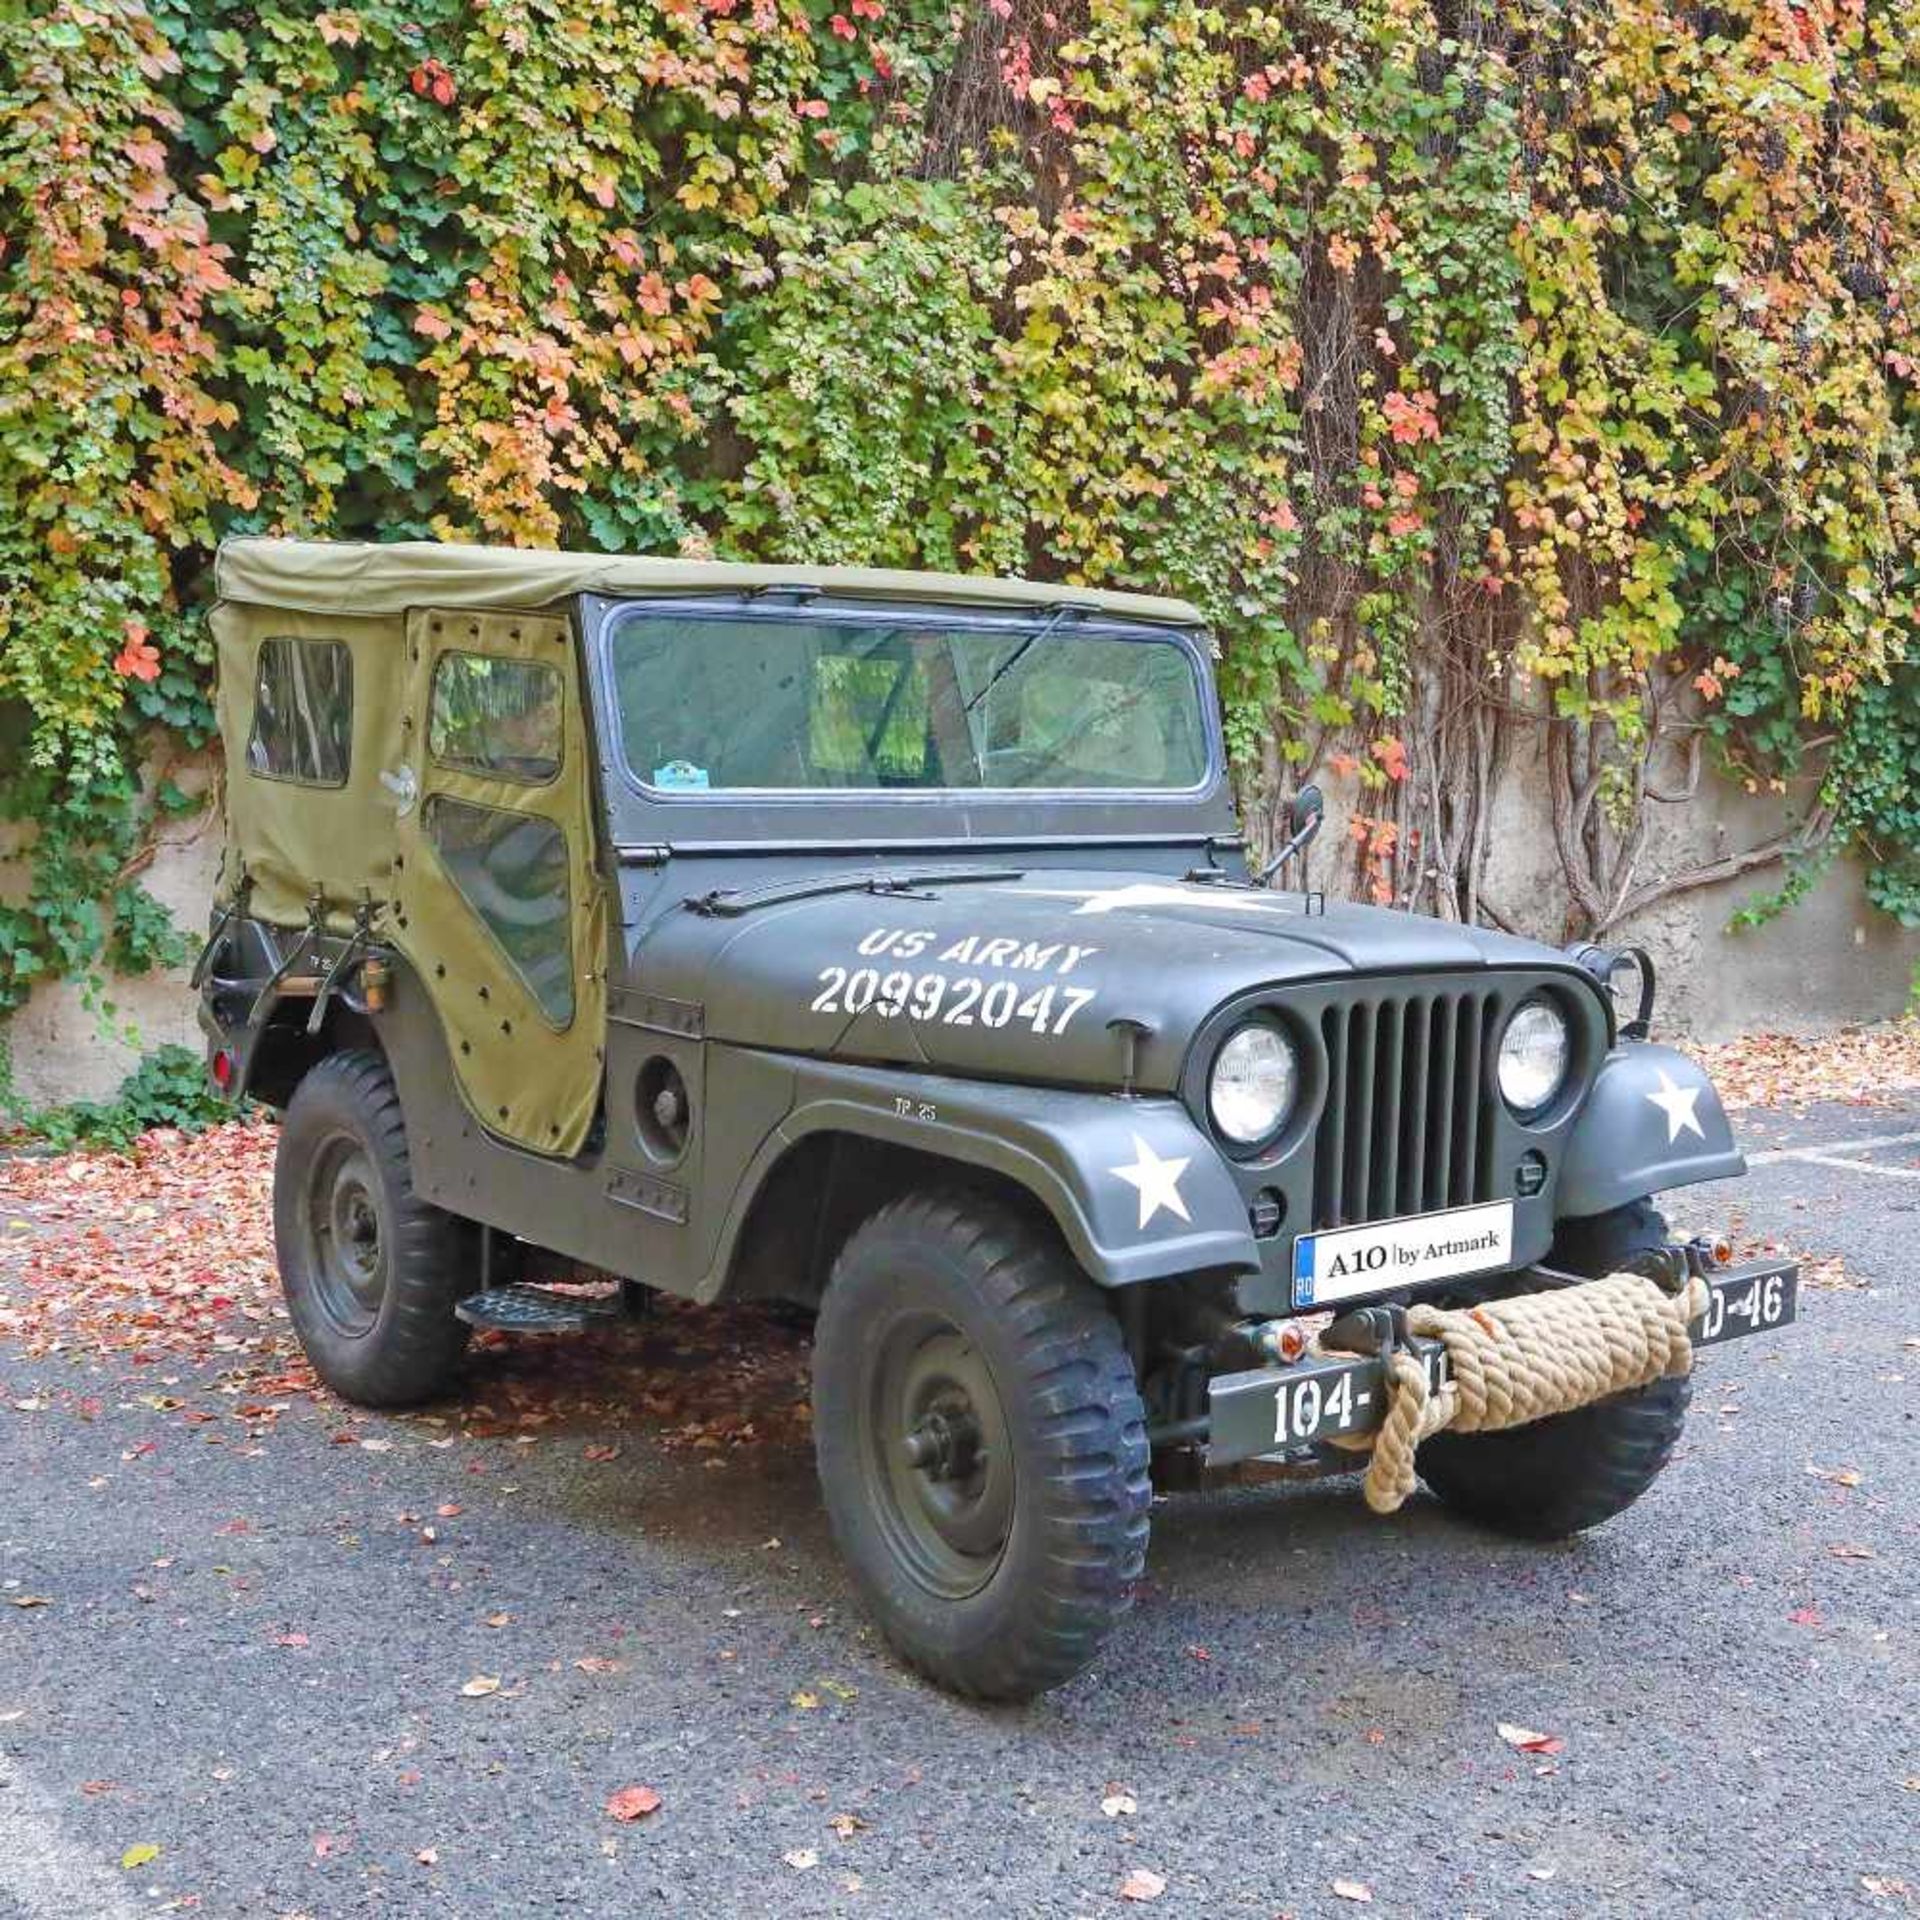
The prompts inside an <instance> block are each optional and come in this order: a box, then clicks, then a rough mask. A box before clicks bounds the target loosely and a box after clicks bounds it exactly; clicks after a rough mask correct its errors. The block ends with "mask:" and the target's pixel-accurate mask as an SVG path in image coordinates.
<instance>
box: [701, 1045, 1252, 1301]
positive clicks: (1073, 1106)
mask: <svg viewBox="0 0 1920 1920" xmlns="http://www.w3.org/2000/svg"><path fill="white" fill-rule="evenodd" d="M823 1131H831V1132H836V1133H843V1134H852V1135H855V1136H859V1137H864V1138H867V1139H871V1140H876V1141H885V1142H887V1143H889V1144H891V1145H894V1146H900V1147H909V1148H913V1149H915V1150H916V1151H918V1152H921V1153H925V1154H930V1155H934V1156H937V1157H939V1158H941V1159H945V1160H950V1161H954V1162H956V1163H958V1164H960V1165H964V1166H969V1167H979V1168H982V1169H984V1170H986V1171H988V1172H991V1173H995V1174H999V1175H1002V1176H1003V1177H1005V1178H1006V1179H1009V1180H1011V1181H1013V1182H1014V1184H1015V1185H1017V1186H1019V1187H1022V1188H1024V1189H1025V1190H1026V1191H1027V1192H1028V1193H1030V1194H1032V1196H1033V1197H1034V1198H1035V1199H1036V1200H1037V1201H1038V1202H1039V1203H1040V1204H1041V1205H1042V1206H1043V1207H1045V1208H1046V1210H1047V1212H1048V1213H1049V1214H1050V1215H1051V1216H1052V1217H1053V1219H1054V1221H1055V1223H1056V1224H1057V1225H1058V1226H1059V1229H1060V1232H1061V1235H1062V1237H1063V1238H1064V1239H1065V1241H1066V1243H1067V1246H1068V1247H1069V1249H1070V1250H1071V1251H1072V1253H1073V1256H1074V1258H1075V1259H1076V1260H1078V1261H1079V1263H1080V1264H1081V1266H1083V1267H1084V1268H1085V1269H1086V1270H1087V1272H1088V1273H1089V1274H1090V1275H1092V1277H1093V1278H1094V1279H1095V1280H1096V1281H1097V1282H1099V1284H1100V1285H1102V1286H1107V1287H1123V1286H1131V1285H1132V1284H1134V1283H1135V1282H1136V1281H1141V1280H1163V1279H1167V1278H1169V1277H1171V1276H1174V1275H1177V1274H1187V1273H1197V1272H1200V1271H1202V1270H1207V1269H1211V1270H1213V1271H1216V1272H1217V1271H1220V1270H1223V1269H1225V1270H1230V1271H1236V1272H1251V1271H1257V1270H1258V1268H1259V1265H1260V1254H1259V1249H1258V1248H1257V1246H1256V1245H1255V1242H1254V1238H1253V1234H1252V1232H1251V1230H1250V1229H1249V1227H1248V1225H1247V1213H1246V1206H1245V1203H1244V1202H1243V1201H1242V1200H1241V1198H1240V1194H1239V1191H1238V1189H1237V1188H1236V1187H1235V1185H1234V1183H1233V1180H1232V1178H1231V1177H1230V1175H1229V1174H1228V1172H1227V1170H1226V1168H1225V1167H1224V1166H1222V1165H1221V1163H1220V1156H1219V1152H1218V1149H1216V1148H1215V1147H1214V1146H1213V1144H1212V1143H1211V1142H1210V1141H1209V1140H1208V1139H1207V1137H1206V1136H1205V1135H1204V1134H1203V1133H1201V1131H1200V1130H1199V1128H1197V1127H1196V1126H1195V1125H1194V1123H1193V1121H1192V1119H1191V1118H1190V1117H1189V1116H1188V1114H1187V1110H1186V1108H1185V1107H1183V1106H1182V1105H1181V1104H1180V1103H1179V1102H1178V1101H1177V1100H1171V1099H1167V1098H1165V1097H1153V1098H1140V1099H1122V1098H1121V1097H1120V1096H1118V1095H1116V1094H1110V1093H1084V1092H1076V1091H1072V1090H1068V1089H1062V1088H1047V1087H1032V1086H1001V1085H997V1084H995V1083H993V1082H990V1081H980V1080H959V1079H952V1078H948V1077H946V1076H943V1075H937V1074H921V1073H916V1074H912V1075H906V1074H903V1073H901V1072H900V1071H899V1069H898V1068H885V1067H864V1066H859V1065H847V1064H843V1063H840V1062H836V1061H808V1062H806V1063H804V1064H797V1066H796V1072H795V1087H794V1102H793V1105H792V1107H791V1108H790V1109H789V1110H788V1112H787V1115H786V1117H785V1118H784V1119H783V1120H782V1121H781V1122H780V1124H779V1125H778V1126H777V1127H776V1128H775V1129H774V1130H773V1132H772V1133H771V1134H770V1135H769V1136H768V1138H767V1140H766V1141H765V1142H764V1143H763V1144H762V1146H761V1148H760V1151H759V1152H758V1153H757V1154H756V1155H755V1157H754V1161H753V1164H752V1166H751V1167H750V1168H749V1169H748V1172H747V1175H746V1177H745V1178H744V1179H743V1180H742V1181H741V1183H740V1187H739V1191H738V1193H737V1195H736V1198H735V1204H734V1209H733V1217H732V1219H731V1220H730V1221H729V1222H728V1226H727V1233H726V1240H725V1243H724V1245H723V1247H722V1249H721V1258H720V1261H719V1269H718V1270H719V1271H722V1272H724V1271H725V1269H726V1267H727V1264H728V1262H729V1260H730V1258H731V1255H732V1251H733V1247H734V1243H735V1241H736V1239H737V1237H738V1234H739V1232H740V1229H741V1227H742V1225H743V1224H744V1221H745V1219H746V1216H747V1214H748V1212H749V1211H750V1209H751V1206H752V1202H753V1199H754V1196H755V1195H757V1194H758V1193H759V1191H760V1188H761V1185H762V1183H763V1181H764V1180H765V1179H766V1177H767V1175H768V1174H769V1173H770V1172H771V1170H772V1169H773V1167H774V1166H775V1165H777V1164H778V1162H779V1160H780V1159H781V1157H782V1156H783V1155H784V1154H785V1153H786V1152H787V1151H788V1150H789V1149H790V1148H792V1147H793V1146H795V1145H796V1144H797V1143H798V1142H800V1141H802V1140H804V1139H806V1138H807V1137H808V1136H809V1135H810V1134H816V1133H820V1132H823Z"/></svg>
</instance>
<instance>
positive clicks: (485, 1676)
mask: <svg viewBox="0 0 1920 1920" xmlns="http://www.w3.org/2000/svg"><path fill="white" fill-rule="evenodd" d="M460 1691H461V1692H462V1693H464V1694H465V1695H466V1696H467V1698H468V1699H469V1700H479V1699H483V1698H484V1697H485V1696H486V1695H487V1694H490V1693H498V1692H499V1691H500V1676H499V1675H498V1674H497V1673H476V1674H475V1675H474V1676H473V1678H472V1679H471V1680H469V1681H468V1682H467V1684H466V1685H465V1686H464V1687H462V1688H461V1689H460Z"/></svg>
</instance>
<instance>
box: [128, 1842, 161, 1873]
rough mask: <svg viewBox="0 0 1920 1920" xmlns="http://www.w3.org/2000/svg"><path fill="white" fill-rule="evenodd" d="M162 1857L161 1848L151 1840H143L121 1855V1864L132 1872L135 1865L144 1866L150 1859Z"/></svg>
mask: <svg viewBox="0 0 1920 1920" xmlns="http://www.w3.org/2000/svg"><path fill="white" fill-rule="evenodd" d="M159 1858H160V1849H159V1848H158V1847H156V1846H155V1845H154V1844H153V1842H152V1841H151V1840H142V1841H141V1842H139V1844H138V1845H137V1846H131V1847H129V1848H128V1849H127V1850H126V1852H125V1853H123V1854H122V1855H121V1856H120V1864H121V1865H122V1866H123V1867H124V1868H126V1870H127V1871H128V1872H129V1873H131V1872H132V1871H133V1870H134V1868H135V1867H144V1866H146V1865H147V1863H148V1862H149V1861H152V1860H158V1859H159Z"/></svg>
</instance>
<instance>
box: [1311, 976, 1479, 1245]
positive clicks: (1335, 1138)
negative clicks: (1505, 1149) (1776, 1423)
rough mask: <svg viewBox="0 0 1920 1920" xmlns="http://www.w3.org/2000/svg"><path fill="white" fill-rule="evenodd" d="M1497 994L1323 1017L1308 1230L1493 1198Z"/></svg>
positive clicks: (1413, 1001) (1436, 997)
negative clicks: (1323, 1069) (1323, 1062)
mask: <svg viewBox="0 0 1920 1920" xmlns="http://www.w3.org/2000/svg"><path fill="white" fill-rule="evenodd" d="M1500 998H1501V996H1500V994H1499V992H1498V991H1497V990H1491V989H1485V988H1472V989H1465V988H1463V989H1456V990H1454V991H1451V992H1425V993H1422V992H1410V993H1396V994H1392V995H1390V996H1388V997H1386V998H1383V999H1379V1000H1372V1001H1363V1002H1359V1003H1355V1004H1350V1005H1346V1006H1335V1007H1329V1008H1327V1009H1326V1011H1325V1012H1324V1013H1322V1015H1321V1016H1320V1033H1321V1038H1322V1040H1323V1041H1324V1042H1325V1045H1326V1049H1327V1097H1326V1103H1325V1105H1324V1106H1323V1107H1322V1108H1321V1113H1320V1124H1319V1129H1318V1131H1317V1133H1316V1134H1315V1136H1314V1166H1313V1224H1314V1226H1315V1228H1316V1229H1318V1228H1323V1227H1338V1226H1357V1225H1361V1224H1363V1223H1364V1222H1366V1221H1369V1220H1388V1219H1392V1218H1393V1217H1394V1216H1395V1215H1398V1214H1406V1213H1432V1212H1437V1211H1438V1210H1439V1209H1440V1208H1442V1207H1464V1206H1469V1205H1471V1204H1473V1203H1474V1202H1475V1201H1479V1200H1486V1199H1489V1198H1491V1197H1492V1188H1493V1165H1492V1151H1493V1132H1494V1129H1493V1121H1494V1114H1493V1112H1492V1103H1493V1101H1494V1099H1495V1098H1496V1097H1497V1096H1496V1095H1495V1093H1494V1091H1493V1087H1492V1076H1491V1075H1489V1074H1488V1073H1487V1071H1486V1065H1485V1063H1486V1055H1487V1047H1488V1043H1489V1037H1490V1035H1491V1033H1492V1031H1493V1030H1494V1028H1495V1026H1496V1024H1497V1019H1498V1008H1499V1004H1500Z"/></svg>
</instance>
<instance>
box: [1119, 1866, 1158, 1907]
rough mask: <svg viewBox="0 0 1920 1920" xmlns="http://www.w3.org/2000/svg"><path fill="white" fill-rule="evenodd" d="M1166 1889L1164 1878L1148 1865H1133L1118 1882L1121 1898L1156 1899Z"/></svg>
mask: <svg viewBox="0 0 1920 1920" xmlns="http://www.w3.org/2000/svg"><path fill="white" fill-rule="evenodd" d="M1166 1890H1167V1882H1166V1878H1165V1876H1164V1875H1162V1874H1158V1873H1155V1872H1153V1871H1152V1869H1151V1868H1148V1867H1135V1868H1134V1870H1133V1871H1132V1872H1131V1873H1130V1874H1128V1875H1127V1877H1126V1878H1125V1879H1124V1880H1122V1881H1121V1882H1120V1898H1121V1899H1122V1900H1158V1899H1159V1898H1160V1896H1161V1895H1162V1894H1163V1893H1165V1892H1166Z"/></svg>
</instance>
